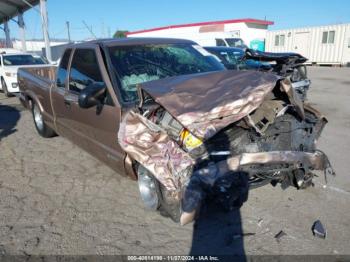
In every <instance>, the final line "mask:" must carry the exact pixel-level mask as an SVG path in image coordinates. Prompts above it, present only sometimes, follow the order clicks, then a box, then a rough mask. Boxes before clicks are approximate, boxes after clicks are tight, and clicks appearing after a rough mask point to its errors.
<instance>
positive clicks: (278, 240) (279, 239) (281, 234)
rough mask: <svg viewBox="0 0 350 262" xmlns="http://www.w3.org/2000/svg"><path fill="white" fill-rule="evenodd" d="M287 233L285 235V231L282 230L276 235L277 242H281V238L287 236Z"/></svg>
mask: <svg viewBox="0 0 350 262" xmlns="http://www.w3.org/2000/svg"><path fill="white" fill-rule="evenodd" d="M286 235H287V233H285V232H284V231H283V230H281V231H280V232H278V233H277V234H276V235H275V238H276V240H277V242H280V241H281V238H282V237H284V236H286Z"/></svg>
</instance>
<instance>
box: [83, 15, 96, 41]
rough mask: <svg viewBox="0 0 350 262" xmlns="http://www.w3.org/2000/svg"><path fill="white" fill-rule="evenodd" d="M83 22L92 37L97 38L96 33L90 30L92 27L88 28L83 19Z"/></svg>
mask: <svg viewBox="0 0 350 262" xmlns="http://www.w3.org/2000/svg"><path fill="white" fill-rule="evenodd" d="M83 24H84V26H85V27H86V29H87V30H88V31H89V32H90V34H91V35H92V36H93V38H95V39H97V37H96V35H95V34H94V32H93V31H92V27H91V28H90V27H89V26H88V25H87V24H86V23H85V21H84V20H83Z"/></svg>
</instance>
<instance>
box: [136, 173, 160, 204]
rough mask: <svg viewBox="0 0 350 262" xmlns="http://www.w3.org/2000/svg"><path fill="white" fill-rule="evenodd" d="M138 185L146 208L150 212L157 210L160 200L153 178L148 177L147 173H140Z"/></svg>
mask: <svg viewBox="0 0 350 262" xmlns="http://www.w3.org/2000/svg"><path fill="white" fill-rule="evenodd" d="M138 184H139V190H140V195H141V199H142V201H143V203H144V205H145V207H146V208H147V209H150V210H157V208H158V206H159V198H158V195H157V190H156V184H155V182H154V180H153V178H152V177H150V176H148V175H147V173H146V172H142V173H139V177H138Z"/></svg>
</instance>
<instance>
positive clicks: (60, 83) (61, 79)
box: [56, 49, 72, 88]
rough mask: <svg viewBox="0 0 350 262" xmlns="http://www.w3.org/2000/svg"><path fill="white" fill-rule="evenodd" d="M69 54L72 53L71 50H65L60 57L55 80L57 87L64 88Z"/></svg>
mask: <svg viewBox="0 0 350 262" xmlns="http://www.w3.org/2000/svg"><path fill="white" fill-rule="evenodd" d="M71 52H72V49H67V50H66V51H65V52H64V55H63V56H62V60H61V63H60V65H59V67H58V70H57V80H56V85H57V87H60V88H65V83H66V79H67V69H68V63H69V57H70V54H71Z"/></svg>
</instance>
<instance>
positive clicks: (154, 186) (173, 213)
mask: <svg viewBox="0 0 350 262" xmlns="http://www.w3.org/2000/svg"><path fill="white" fill-rule="evenodd" d="M136 170H137V175H138V179H139V189H140V193H141V199H142V200H143V202H144V204H145V206H146V207H147V209H151V210H157V211H159V213H160V214H161V215H162V216H164V217H169V218H171V219H172V220H173V221H174V222H180V216H181V204H180V201H178V200H176V199H174V198H173V197H172V196H171V193H172V192H170V191H169V190H167V189H166V188H165V187H164V186H163V185H162V184H161V183H160V182H159V181H158V180H157V179H156V178H155V177H154V176H153V175H152V174H151V173H150V172H149V171H148V170H147V169H146V168H145V167H143V166H142V165H138V166H137V168H136ZM150 180H151V181H152V182H151V183H150V182H146V183H144V182H142V181H150ZM140 181H141V185H140ZM147 184H148V185H151V186H150V188H149V189H148V190H147V191H146V192H151V191H153V192H152V194H149V196H152V195H154V196H153V197H149V196H148V195H146V196H145V195H143V192H145V190H144V187H145V186H146V185H147Z"/></svg>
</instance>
